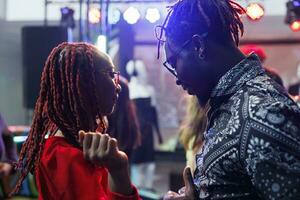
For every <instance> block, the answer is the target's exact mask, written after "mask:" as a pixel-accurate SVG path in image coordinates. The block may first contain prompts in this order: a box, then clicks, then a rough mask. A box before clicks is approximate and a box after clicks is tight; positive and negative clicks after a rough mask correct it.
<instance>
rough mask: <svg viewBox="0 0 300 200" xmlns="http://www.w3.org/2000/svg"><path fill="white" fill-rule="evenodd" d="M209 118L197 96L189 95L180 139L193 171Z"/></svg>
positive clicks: (180, 130) (188, 164) (188, 163)
mask: <svg viewBox="0 0 300 200" xmlns="http://www.w3.org/2000/svg"><path fill="white" fill-rule="evenodd" d="M206 123H207V118H206V113H205V108H203V107H201V106H200V105H199V102H198V99H197V97H195V96H188V99H187V111H186V114H185V117H184V119H183V122H182V123H181V126H180V129H179V141H180V142H181V144H182V145H183V147H184V149H185V151H186V160H187V166H189V167H191V170H192V173H193V172H194V171H195V170H196V154H198V153H199V152H200V151H201V149H202V145H203V141H204V131H205V128H206Z"/></svg>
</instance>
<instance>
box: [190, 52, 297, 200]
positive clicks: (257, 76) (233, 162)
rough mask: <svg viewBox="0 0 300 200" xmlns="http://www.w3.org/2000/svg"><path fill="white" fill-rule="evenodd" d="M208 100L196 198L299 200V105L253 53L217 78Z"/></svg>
mask: <svg viewBox="0 0 300 200" xmlns="http://www.w3.org/2000/svg"><path fill="white" fill-rule="evenodd" d="M209 103H210V109H209V111H208V114H207V115H208V126H207V129H206V133H205V144H204V147H203V149H202V152H201V153H200V154H198V155H197V156H196V163H197V169H196V171H195V177H194V182H195V185H196V187H197V189H198V192H199V198H200V199H243V200H247V199H253V200H257V199H276V200H277V199H280V200H282V199H291V200H296V199H299V200H300V110H299V108H298V106H297V105H296V104H295V102H294V101H293V100H292V99H291V98H290V97H289V96H288V94H287V93H286V92H285V91H284V89H283V88H282V87H281V86H280V85H278V84H277V83H276V82H274V81H273V80H272V79H271V78H270V77H268V76H267V75H266V74H265V72H264V70H263V68H262V67H261V63H260V62H259V60H258V58H257V56H256V55H255V54H252V55H250V56H249V57H247V58H246V59H245V60H243V61H241V62H240V63H239V64H237V65H236V66H234V67H233V68H232V69H231V70H230V71H228V72H227V73H226V74H225V75H224V76H223V77H222V78H221V79H220V80H219V82H218V84H217V86H216V87H215V88H214V90H213V92H212V95H211V98H210V101H209Z"/></svg>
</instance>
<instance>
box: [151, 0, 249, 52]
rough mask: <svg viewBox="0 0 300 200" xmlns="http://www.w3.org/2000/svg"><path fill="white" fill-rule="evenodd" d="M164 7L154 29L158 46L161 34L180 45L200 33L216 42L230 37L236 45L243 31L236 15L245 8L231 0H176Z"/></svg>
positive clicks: (162, 40) (227, 39)
mask: <svg viewBox="0 0 300 200" xmlns="http://www.w3.org/2000/svg"><path fill="white" fill-rule="evenodd" d="M168 8H169V10H168V15H167V17H166V19H165V21H164V22H163V24H162V25H160V26H158V27H157V29H156V37H157V38H158V40H159V43H158V48H160V46H161V44H162V42H165V38H164V36H165V37H167V38H171V39H172V41H173V42H175V43H177V44H179V45H180V44H182V43H184V42H185V41H187V40H188V39H190V38H192V36H193V35H195V34H203V33H207V37H212V38H213V39H214V40H217V41H220V42H228V41H232V40H233V41H234V42H235V43H236V45H238V43H239V35H240V34H241V35H242V34H243V32H244V27H243V23H242V21H241V19H240V15H241V14H243V13H244V12H245V10H244V9H243V8H242V7H241V6H240V5H239V4H238V3H236V2H234V0H178V1H177V2H176V3H175V4H174V5H172V6H169V7H168ZM158 50H159V49H158ZM158 57H159V52H158Z"/></svg>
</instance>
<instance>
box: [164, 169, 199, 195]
mask: <svg viewBox="0 0 300 200" xmlns="http://www.w3.org/2000/svg"><path fill="white" fill-rule="evenodd" d="M183 180H184V184H185V187H183V188H181V189H180V190H179V191H178V193H176V192H173V191H169V192H168V193H167V194H166V195H165V196H164V200H196V199H198V195H197V192H196V188H195V185H194V182H193V177H192V173H191V168H190V167H186V168H185V169H184V171H183Z"/></svg>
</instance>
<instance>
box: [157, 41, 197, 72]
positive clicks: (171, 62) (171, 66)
mask: <svg viewBox="0 0 300 200" xmlns="http://www.w3.org/2000/svg"><path fill="white" fill-rule="evenodd" d="M191 41H192V40H191V39H190V40H188V41H186V42H184V43H183V45H182V46H181V47H180V48H179V50H178V51H177V52H176V51H174V50H172V49H171V48H169V49H170V50H171V51H172V52H173V55H172V56H170V57H169V58H167V60H166V61H165V62H164V63H163V65H164V67H165V68H166V69H167V70H168V71H169V72H171V74H173V75H174V76H175V77H176V78H178V76H177V72H176V61H177V57H178V55H179V54H180V53H181V52H182V51H183V49H184V48H185V47H186V46H187V45H188V44H189V43H190V42H191Z"/></svg>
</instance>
